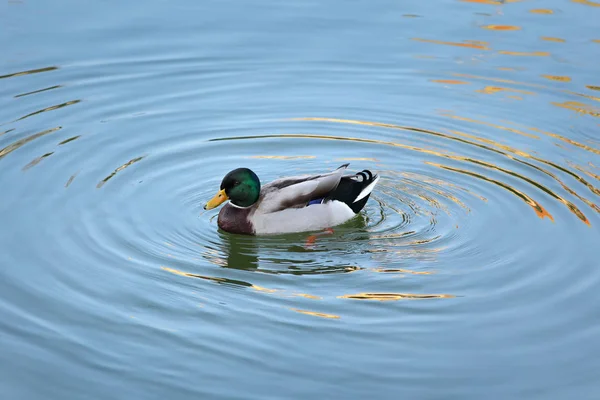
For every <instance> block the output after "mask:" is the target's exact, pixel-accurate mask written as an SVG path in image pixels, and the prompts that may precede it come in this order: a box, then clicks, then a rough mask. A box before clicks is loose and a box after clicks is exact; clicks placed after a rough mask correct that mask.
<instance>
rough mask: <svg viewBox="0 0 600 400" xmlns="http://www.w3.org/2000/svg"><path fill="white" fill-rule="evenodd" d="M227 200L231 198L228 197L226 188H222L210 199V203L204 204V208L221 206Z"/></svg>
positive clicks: (209, 208) (210, 208)
mask: <svg viewBox="0 0 600 400" xmlns="http://www.w3.org/2000/svg"><path fill="white" fill-rule="evenodd" d="M227 200H229V197H227V194H225V189H221V190H219V193H217V194H216V195H215V197H213V198H212V199H210V200H209V201H208V203H206V204H205V205H204V209H205V210H212V209H213V208H215V207H219V206H220V205H221V204H223V202H225V201H227Z"/></svg>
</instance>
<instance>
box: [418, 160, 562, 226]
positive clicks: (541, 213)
mask: <svg viewBox="0 0 600 400" xmlns="http://www.w3.org/2000/svg"><path fill="white" fill-rule="evenodd" d="M426 164H429V165H433V166H434V167H438V168H442V169H445V170H447V171H453V172H458V173H461V174H465V175H470V176H472V177H474V178H479V179H481V180H484V181H486V182H490V183H493V184H495V185H498V186H500V187H501V188H504V189H506V190H508V191H509V192H511V193H513V194H514V195H515V196H517V197H519V198H520V199H521V200H523V201H524V202H525V203H527V204H528V205H529V206H530V207H531V208H533V210H534V211H535V213H536V214H537V216H538V217H540V218H542V219H543V218H545V217H548V218H549V219H550V220H551V221H554V217H552V215H551V214H550V213H548V211H546V209H545V208H544V207H542V206H541V205H540V204H539V203H538V202H537V201H535V200H533V199H532V198H531V197H529V196H528V195H526V194H525V193H523V192H521V191H520V190H517V189H515V188H513V187H512V186H509V185H507V184H506V183H503V182H500V181H498V180H495V179H491V178H488V177H486V176H483V175H481V174H477V173H475V172H472V171H467V170H464V169H460V168H453V167H450V166H447V165H442V164H438V163H434V162H430V161H427V162H426Z"/></svg>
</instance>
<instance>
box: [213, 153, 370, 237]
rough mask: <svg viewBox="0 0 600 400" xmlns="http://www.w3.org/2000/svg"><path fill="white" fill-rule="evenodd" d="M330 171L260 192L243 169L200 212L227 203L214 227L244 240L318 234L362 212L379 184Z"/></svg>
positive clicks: (342, 169) (367, 174) (360, 176)
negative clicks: (243, 236)
mask: <svg viewBox="0 0 600 400" xmlns="http://www.w3.org/2000/svg"><path fill="white" fill-rule="evenodd" d="M348 165H349V164H344V165H342V166H341V167H339V168H338V169H336V170H335V171H332V172H328V173H324V174H320V175H306V176H294V177H288V178H281V179H277V180H275V181H273V182H271V183H268V184H266V185H264V186H263V187H262V188H261V185H260V180H259V179H258V176H256V174H255V173H254V172H253V171H252V170H250V169H248V168H237V169H234V170H233V171H231V172H229V173H228V174H227V175H225V177H224V178H223V181H222V182H221V188H220V190H219V192H218V193H217V194H216V195H215V196H214V197H213V198H212V199H211V200H209V201H208V203H206V205H205V206H204V209H205V210H210V209H213V208H215V207H218V206H219V205H221V204H222V203H224V202H225V201H227V200H229V203H227V204H225V206H224V207H223V208H222V209H221V211H220V212H219V218H218V222H217V223H218V225H219V228H221V229H222V230H224V231H226V232H230V233H238V234H246V235H272V234H281V233H293V232H307V231H318V230H321V229H325V228H331V227H333V226H336V225H339V224H342V223H344V222H346V221H348V220H349V219H351V218H352V217H354V216H355V215H356V214H358V213H359V212H360V210H362V208H363V207H364V206H365V204H366V203H367V200H368V199H369V196H370V195H371V192H372V191H373V188H374V187H375V185H376V184H377V181H378V180H379V176H378V175H376V174H375V175H374V174H373V173H371V171H369V170H364V171H362V172H359V173H357V174H354V175H347V176H343V175H344V172H345V170H346V168H347V167H348Z"/></svg>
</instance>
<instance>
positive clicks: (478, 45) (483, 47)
mask: <svg viewBox="0 0 600 400" xmlns="http://www.w3.org/2000/svg"><path fill="white" fill-rule="evenodd" d="M411 39H412V40H415V41H417V42H424V43H433V44H443V45H446V46H457V47H468V48H471V49H478V50H489V47H487V43H486V42H479V41H477V42H475V43H474V42H472V41H467V40H464V41H463V43H460V42H446V41H443V40H434V39H421V38H411Z"/></svg>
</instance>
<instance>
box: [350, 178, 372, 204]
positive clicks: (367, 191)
mask: <svg viewBox="0 0 600 400" xmlns="http://www.w3.org/2000/svg"><path fill="white" fill-rule="evenodd" d="M377 181H379V176H378V175H376V176H375V179H373V182H371V183H369V184H368V185H367V186H365V188H364V189H363V190H362V191H361V192H360V193H359V195H358V197H357V198H356V199H354V201H353V202H352V203H356V202H357V201H359V200H362V199H364V198H365V197H366V196H368V195H369V194H370V193H371V192H372V191H373V189H374V188H375V185H376V184H377Z"/></svg>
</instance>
